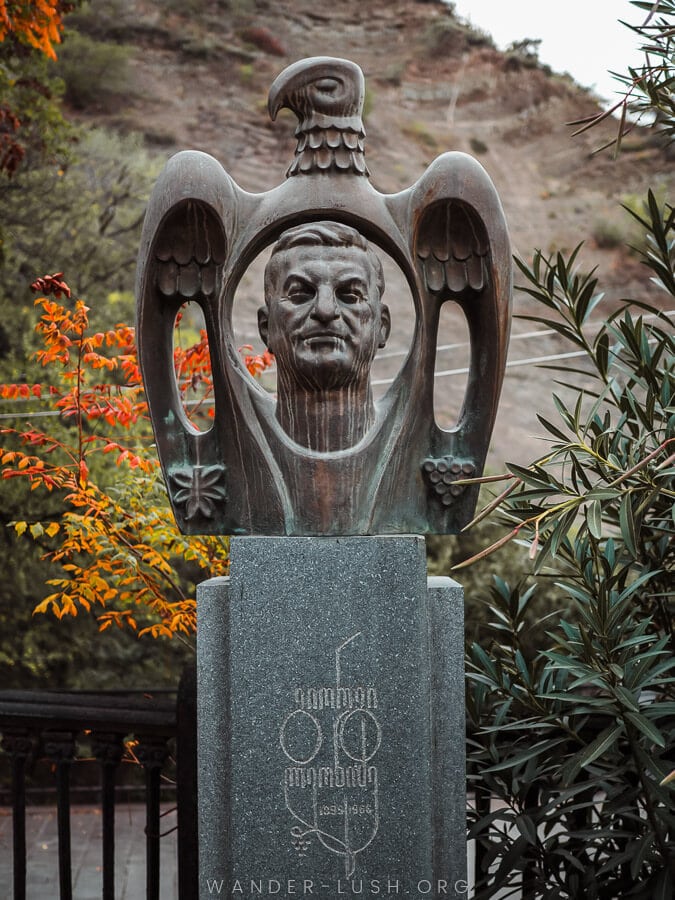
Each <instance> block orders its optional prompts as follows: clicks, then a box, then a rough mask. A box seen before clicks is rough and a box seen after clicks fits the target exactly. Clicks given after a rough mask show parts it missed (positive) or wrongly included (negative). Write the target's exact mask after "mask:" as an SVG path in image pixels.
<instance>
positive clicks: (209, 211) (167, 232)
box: [136, 152, 237, 533]
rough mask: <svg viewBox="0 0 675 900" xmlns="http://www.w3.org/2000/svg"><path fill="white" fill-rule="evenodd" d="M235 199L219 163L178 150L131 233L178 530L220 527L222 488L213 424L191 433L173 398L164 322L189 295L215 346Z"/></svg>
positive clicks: (142, 350) (144, 361)
mask: <svg viewBox="0 0 675 900" xmlns="http://www.w3.org/2000/svg"><path fill="white" fill-rule="evenodd" d="M236 200H237V198H236V187H235V186H234V184H233V182H232V181H231V179H230V178H229V176H228V175H227V173H226V172H225V170H224V169H223V168H222V166H221V165H220V163H218V162H217V161H216V160H215V159H213V158H212V157H210V156H208V155H206V154H204V153H197V152H185V153H179V154H177V155H176V156H174V157H173V158H172V159H171V160H170V161H169V163H168V164H167V166H166V168H165V169H164V172H163V173H162V175H161V176H160V178H159V180H158V182H157V184H156V186H155V188H154V190H153V193H152V195H151V197H150V201H149V204H148V210H147V213H146V218H145V224H144V229H143V235H142V238H141V250H140V254H139V264H138V272H137V288H136V290H137V299H138V327H137V336H138V352H139V360H140V363H141V369H142V371H143V376H144V382H145V385H146V392H147V397H148V404H149V407H150V415H151V418H152V423H153V428H154V430H155V437H156V440H157V448H158V452H159V457H160V461H161V463H162V469H163V471H164V477H165V480H166V482H167V486H168V490H169V495H170V497H171V501H172V504H173V508H174V513H175V515H176V520H177V522H178V525H179V527H180V528H181V530H183V531H186V532H188V533H190V532H194V533H204V532H211V531H221V530H223V529H222V527H221V526H222V517H223V515H224V511H223V510H224V504H223V502H222V501H223V500H224V499H225V496H226V493H227V486H226V479H225V466H224V465H223V454H222V453H221V452H220V451H221V448H219V446H218V441H219V437H218V431H217V429H210V430H209V431H206V432H200V431H199V430H198V429H197V428H195V426H194V425H193V424H192V423H191V422H190V421H189V419H188V418H187V416H186V414H185V410H184V408H183V404H182V403H181V399H180V395H179V391H178V385H177V382H176V377H175V373H174V361H173V353H174V326H175V320H176V314H177V313H178V311H179V310H180V308H181V306H182V305H183V304H184V303H185V302H186V301H188V300H191V301H194V302H196V303H198V304H199V305H200V307H201V309H202V311H203V313H204V319H205V322H206V330H207V334H208V339H209V345H210V346H211V347H215V346H217V342H218V340H219V336H220V327H221V326H220V323H219V322H218V316H217V301H218V296H219V293H220V289H221V285H222V277H223V269H224V266H225V263H226V260H227V256H228V244H229V243H230V242H231V240H230V235H231V226H232V221H233V217H234V215H235V212H236ZM214 375H215V373H214Z"/></svg>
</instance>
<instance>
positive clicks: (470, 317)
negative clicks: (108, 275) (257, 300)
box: [137, 57, 511, 535]
mask: <svg viewBox="0 0 675 900" xmlns="http://www.w3.org/2000/svg"><path fill="white" fill-rule="evenodd" d="M363 96H364V80H363V74H362V72H361V70H360V69H359V67H358V66H356V65H355V64H354V63H352V62H349V61H347V60H342V59H332V58H328V57H318V58H313V59H306V60H301V61H300V62H297V63H294V64H293V65H291V66H289V67H288V68H287V69H285V70H284V71H283V72H282V73H281V74H280V75H279V76H278V78H277V79H276V80H275V82H274V83H273V85H272V87H271V89H270V95H269V111H270V115H271V116H272V118H273V119H274V118H275V117H276V115H277V113H278V112H279V110H280V109H282V108H283V107H287V108H289V109H291V110H292V111H293V112H294V113H295V114H296V115H297V117H298V127H297V129H296V136H297V139H298V144H297V148H296V152H295V157H294V159H293V161H292V163H291V165H290V167H289V169H288V172H287V178H286V180H285V181H284V182H283V183H282V184H280V185H279V186H278V187H276V188H274V189H273V190H271V191H267V192H265V193H262V194H250V193H247V192H245V191H243V190H242V189H241V188H239V187H238V186H237V185H236V184H235V182H234V181H233V180H232V179H231V178H230V176H229V175H228V174H227V172H226V171H225V170H224V169H223V167H222V166H221V165H220V163H218V162H217V161H216V160H215V159H213V157H211V156H208V155H207V154H204V153H200V152H195V151H186V152H182V153H179V154H177V155H176V156H174V157H173V158H172V159H171V160H170V161H169V163H168V164H167V166H166V168H165V170H164V172H163V173H162V175H161V176H160V178H159V180H158V182H157V185H156V187H155V189H154V191H153V193H152V196H151V198H150V203H149V207H148V212H147V216H146V221H145V226H144V231H143V237H142V243H141V250H140V256H139V266H138V279H137V296H138V343H139V354H140V359H141V365H142V369H143V377H144V380H145V386H146V391H147V395H148V401H149V404H150V412H151V416H152V421H153V426H154V429H155V436H156V439H157V446H158V450H159V456H160V460H161V463H162V468H163V471H164V476H165V478H166V483H167V487H168V491H169V496H170V498H171V502H172V505H173V510H174V513H175V516H176V520H177V522H178V525H179V527H180V528H181V529H182V530H183V531H185V532H187V533H193V534H200V533H202V534H203V533H216V534H291V535H322V534H323V535H341V534H391V533H419V534H424V533H429V532H432V533H449V532H455V531H458V530H459V529H460V528H461V527H462V526H463V525H464V524H466V522H467V521H469V519H470V517H471V515H472V513H473V509H474V507H475V503H476V498H477V486H475V485H473V486H469V487H465V486H464V485H463V484H461V481H462V480H464V479H467V478H469V477H471V476H473V475H475V474H478V473H480V472H481V471H482V468H483V464H484V461H485V456H486V453H487V449H488V443H489V440H490V435H491V432H492V427H493V424H494V419H495V415H496V411H497V402H498V398H499V393H500V390H501V384H502V380H503V375H504V368H505V363H506V350H507V343H508V333H509V323H510V304H511V254H510V247H509V240H508V233H507V229H506V223H505V220H504V214H503V212H502V207H501V204H500V201H499V198H498V196H497V193H496V191H495V189H494V186H493V184H492V182H491V181H490V179H489V177H488V175H487V174H486V172H485V170H484V169H483V168H482V166H481V165H480V164H479V163H478V162H477V161H476V160H474V159H473V158H472V157H470V156H467V155H466V154H463V153H444V154H443V155H442V156H439V157H438V158H437V159H436V160H435V161H434V162H433V163H432V164H431V165H430V166H429V168H428V169H427V170H426V172H425V173H424V174H423V175H422V177H421V178H420V179H419V180H418V181H417V182H416V184H414V185H413V186H412V187H410V188H409V189H407V190H405V191H402V192H400V193H398V194H388V195H387V194H381V193H379V192H378V191H377V190H376V189H375V188H374V187H373V186H372V185H371V184H370V181H369V173H368V169H367V166H366V163H365V154H364V139H365V131H364V129H363V124H362V121H361V109H362V104H363ZM269 245H273V252H272V256H271V257H270V261H269V263H268V265H267V268H266V272H265V297H264V304H263V305H262V306H261V308H260V310H259V328H260V334H261V336H262V338H263V340H264V341H265V343H266V344H267V345H268V346H269V348H270V349H271V350H272V351H273V352H274V353H275V355H276V360H277V367H278V396H277V398H274V397H272V396H270V395H269V394H268V393H267V392H266V391H265V390H263V389H262V388H261V387H260V385H259V384H258V383H257V382H256V381H254V379H252V378H251V377H250V376H249V375H248V373H247V372H246V369H245V367H244V365H243V363H242V361H241V359H240V355H239V353H238V352H237V347H236V345H235V343H234V338H233V329H232V308H233V303H234V299H235V294H236V290H237V285H238V284H239V282H240V280H241V278H242V276H243V274H244V272H245V271H246V269H247V267H248V266H249V265H250V263H251V262H252V260H253V259H254V258H255V257H256V256H257V255H258V254H259V253H260V252H261V251H262V250H263V249H264V248H265V247H268V246H269ZM374 248H379V249H381V250H382V251H384V252H386V253H387V254H389V255H390V256H391V257H392V258H393V259H394V260H395V261H396V263H397V264H398V265H399V266H400V268H401V270H402V272H403V273H404V275H405V277H406V280H407V282H408V284H409V287H410V291H411V294H412V298H413V302H414V307H415V317H416V321H415V327H414V333H413V336H412V341H411V347H410V351H409V353H408V356H407V359H406V361H405V363H404V365H403V367H402V369H401V371H400V372H399V374H398V376H397V377H396V379H395V381H394V383H393V384H392V385H391V387H390V388H389V390H388V391H387V393H386V394H385V396H384V397H383V399H382V400H381V401H380V402H379V403H377V404H376V403H375V402H374V400H373V396H372V391H371V384H370V367H371V363H372V360H373V357H374V356H375V353H376V352H377V350H378V348H380V347H383V346H384V345H385V343H386V340H387V337H388V334H389V328H390V316H389V310H388V308H387V306H386V303H385V302H384V297H383V293H386V292H385V291H384V279H383V277H382V267H381V264H380V262H379V259H378V257H377V254H376V253H375V252H374ZM186 300H192V301H194V302H196V303H198V304H199V306H200V307H201V309H202V310H203V313H204V318H205V322H206V329H207V333H208V338H209V347H210V353H211V360H212V366H213V380H214V395H215V419H214V424H213V426H212V427H211V428H210V429H209V430H208V431H205V432H200V431H198V430H197V429H196V428H195V427H194V426H193V425H192V424H191V423H190V422H189V421H188V419H187V417H186V415H185V412H184V410H183V406H182V404H181V401H180V397H179V394H178V389H177V385H176V380H175V376H174V371H173V330H174V322H175V317H176V313H177V312H178V310H179V309H180V308H181V306H182V304H183V303H184V302H185V301H186ZM448 301H453V302H455V303H457V304H459V306H460V307H461V308H462V310H463V312H464V314H465V316H466V320H467V324H468V328H469V334H470V340H471V360H470V372H469V376H468V381H467V387H466V393H465V397H464V402H463V407H462V411H461V413H460V416H459V420H458V423H457V425H456V427H455V428H453V429H451V430H444V429H442V428H440V427H439V426H438V425H437V423H436V421H435V419H434V410H433V379H434V362H435V355H436V344H437V336H438V323H439V315H440V309H441V306H442V304H443V303H445V302H448ZM457 482H460V483H457Z"/></svg>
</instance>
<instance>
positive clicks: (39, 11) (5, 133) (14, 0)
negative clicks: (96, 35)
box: [0, 0, 73, 177]
mask: <svg viewBox="0 0 675 900" xmlns="http://www.w3.org/2000/svg"><path fill="white" fill-rule="evenodd" d="M72 8H73V4H72V3H64V2H62V0H0V43H2V42H3V41H6V40H13V41H14V42H16V43H17V44H19V45H23V46H24V47H28V48H32V49H33V50H35V51H36V52H37V54H42V55H44V56H46V57H47V58H48V59H52V60H55V59H56V51H55V50H54V45H55V44H59V43H60V42H61V33H62V31H63V16H64V14H65V13H67V12H69V11H70V10H71V9H72ZM10 68H11V67H10ZM32 81H33V82H34V85H33V86H34V87H35V88H36V89H37V90H38V91H39V92H41V91H46V90H47V89H46V86H45V85H41V84H40V83H39V82H38V80H36V79H33V80H32ZM25 82H26V79H25V78H22V77H17V76H16V74H13V73H11V72H10V70H9V69H8V70H6V71H2V69H1V68H0V173H4V174H5V175H7V176H9V177H11V176H12V175H14V174H16V172H17V171H18V169H19V166H20V165H21V162H22V161H23V159H24V157H25V155H26V148H25V146H24V144H23V143H22V141H21V140H20V131H21V126H22V117H23V113H20V112H19V111H18V110H17V109H16V107H15V98H14V96H13V95H14V91H15V90H16V89H17V88H18V87H19V86H20V85H21V84H25ZM3 89H4V90H3ZM3 94H4V96H3Z"/></svg>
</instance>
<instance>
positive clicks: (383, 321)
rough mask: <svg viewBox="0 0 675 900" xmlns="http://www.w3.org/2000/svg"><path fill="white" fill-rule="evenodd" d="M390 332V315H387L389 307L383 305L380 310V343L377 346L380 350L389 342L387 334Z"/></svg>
mask: <svg viewBox="0 0 675 900" xmlns="http://www.w3.org/2000/svg"><path fill="white" fill-rule="evenodd" d="M390 332H391V315H390V313H389V307H388V306H387V305H386V304H385V303H383V304H382V309H381V310H380V342H379V344H378V345H377V346H378V347H379V348H380V350H381V349H382V347H384V346H385V344H386V343H387V341H388V340H389V334H390Z"/></svg>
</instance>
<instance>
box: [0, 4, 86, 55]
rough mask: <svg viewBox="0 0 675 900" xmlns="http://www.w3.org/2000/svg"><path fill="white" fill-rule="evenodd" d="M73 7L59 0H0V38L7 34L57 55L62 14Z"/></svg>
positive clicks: (40, 49) (3, 38)
mask: <svg viewBox="0 0 675 900" xmlns="http://www.w3.org/2000/svg"><path fill="white" fill-rule="evenodd" d="M70 8H72V4H70V3H62V2H60V0H0V41H4V40H5V38H6V37H7V36H8V35H10V34H13V35H16V37H17V38H18V39H19V40H20V41H21V42H23V43H26V44H29V45H30V46H31V47H35V49H36V50H39V51H40V52H41V53H44V54H45V56H48V57H49V58H50V59H56V52H55V51H54V44H58V43H60V42H61V31H62V29H63V21H62V16H63V14H64V12H68V11H69V9H70Z"/></svg>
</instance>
